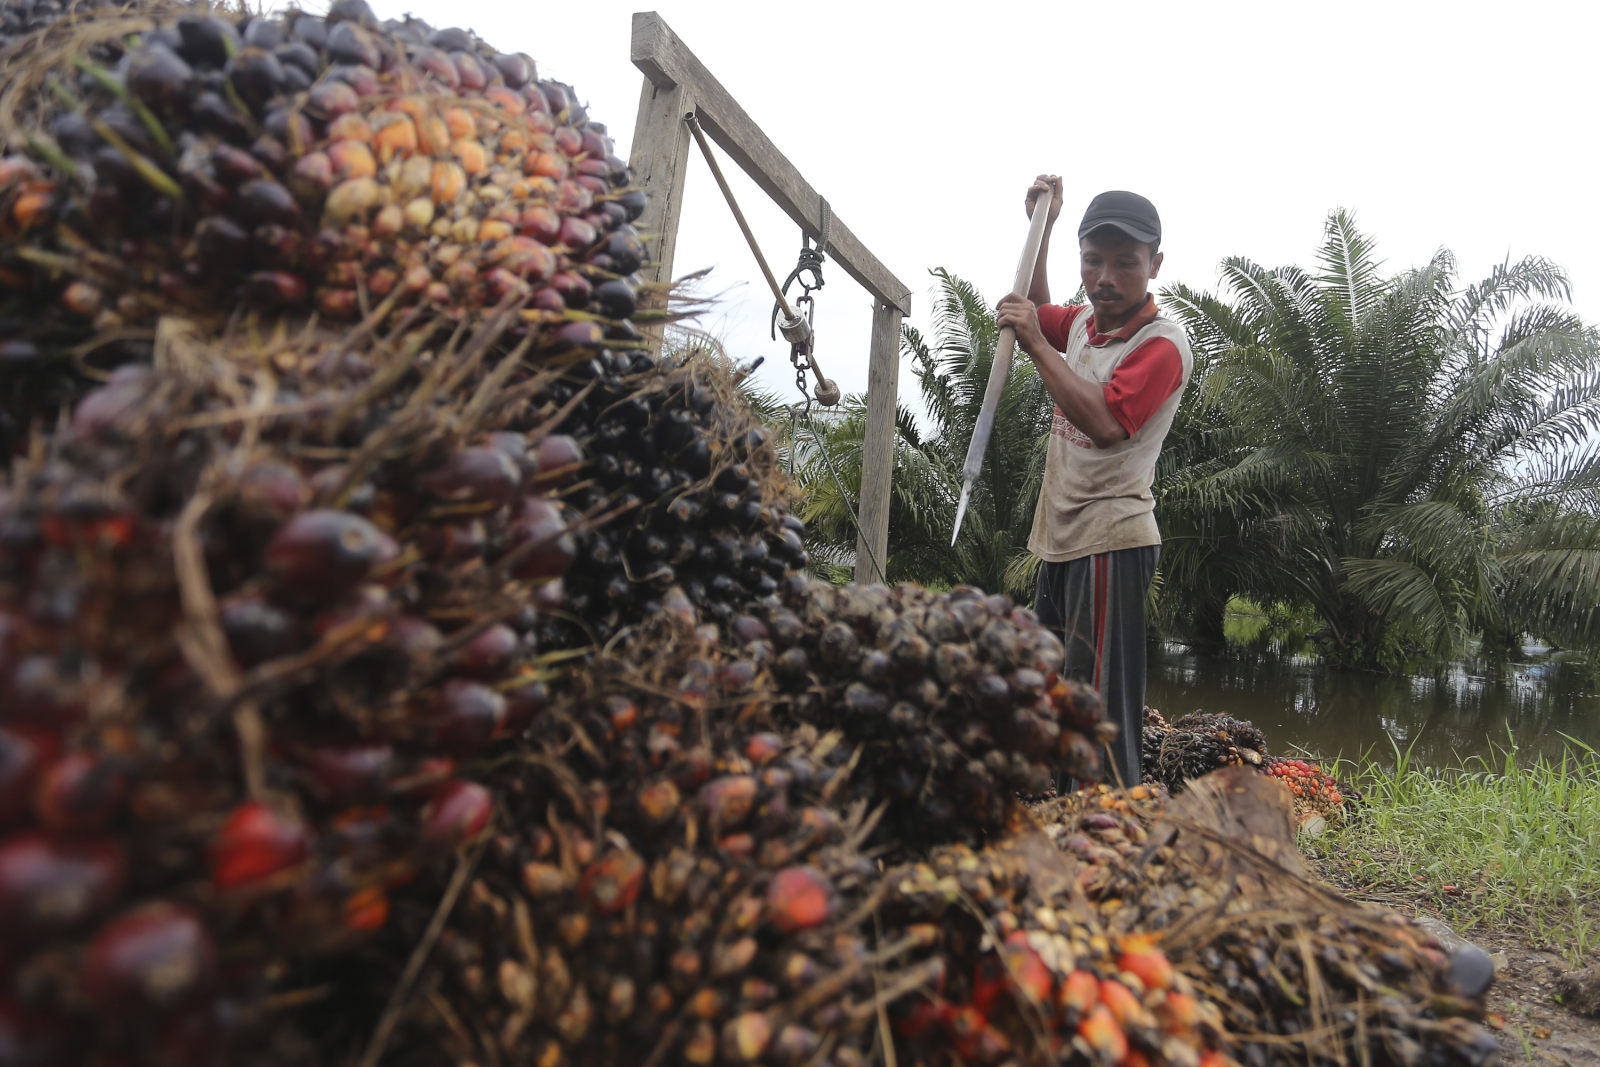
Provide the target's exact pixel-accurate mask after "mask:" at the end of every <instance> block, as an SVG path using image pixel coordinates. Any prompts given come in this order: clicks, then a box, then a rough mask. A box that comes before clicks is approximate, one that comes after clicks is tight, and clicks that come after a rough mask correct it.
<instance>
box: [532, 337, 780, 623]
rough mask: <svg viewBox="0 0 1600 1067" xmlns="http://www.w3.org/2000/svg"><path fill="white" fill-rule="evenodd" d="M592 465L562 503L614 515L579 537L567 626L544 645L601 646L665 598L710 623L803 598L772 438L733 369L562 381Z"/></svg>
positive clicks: (677, 369) (703, 363) (689, 364)
mask: <svg viewBox="0 0 1600 1067" xmlns="http://www.w3.org/2000/svg"><path fill="white" fill-rule="evenodd" d="M551 395H552V397H553V398H554V399H555V400H556V401H558V402H562V403H564V404H565V405H567V406H569V407H570V409H571V414H570V415H569V416H568V422H570V423H572V424H574V425H576V426H581V427H584V430H583V432H582V433H580V434H579V435H578V436H579V440H580V443H581V444H583V446H584V447H585V448H586V449H587V450H588V451H589V452H590V453H591V454H592V455H593V456H594V461H593V462H592V463H591V464H590V465H589V466H588V467H587V468H586V469H585V471H584V475H585V477H584V479H583V481H582V483H581V484H580V485H578V486H576V487H575V489H574V492H573V493H572V495H571V496H570V498H569V501H568V502H569V504H570V505H571V506H573V507H574V508H577V509H578V510H580V511H583V512H586V513H594V514H604V515H607V516H610V517H611V518H610V519H609V521H607V522H605V523H594V524H590V526H589V527H588V528H587V529H585V530H582V531H579V532H578V533H577V535H576V536H577V552H578V563H577V565H576V566H575V567H574V568H573V571H572V574H571V576H570V577H569V579H568V582H567V593H568V596H569V598H570V612H569V617H570V621H568V622H567V623H565V624H563V623H561V622H560V621H559V620H552V623H553V625H555V626H556V627H557V629H558V630H561V631H563V632H560V633H555V634H552V635H551V640H553V641H557V642H560V643H565V644H571V643H573V642H575V641H580V640H581V641H593V642H603V641H604V640H606V639H608V638H609V637H610V636H611V635H613V634H614V633H616V632H617V631H618V630H619V629H622V628H624V627H626V626H628V625H631V624H634V623H636V622H638V621H640V620H643V619H648V618H651V617H653V616H654V615H655V614H657V613H658V612H659V611H660V610H661V605H662V598H663V597H664V596H665V595H666V594H667V593H668V592H669V591H673V590H675V591H677V592H679V593H681V594H682V595H683V596H685V597H687V598H688V600H689V602H690V604H691V606H692V607H693V608H694V609H695V610H696V611H697V612H699V613H700V614H702V615H703V616H704V617H705V618H707V619H709V620H720V621H726V620H729V619H731V618H733V617H734V616H735V615H738V614H742V613H744V612H745V611H747V610H750V609H751V608H753V606H754V605H755V604H756V602H757V601H765V602H768V603H776V602H777V601H778V600H780V599H782V598H793V597H795V596H799V595H801V594H802V593H803V591H804V590H805V588H806V587H807V585H808V581H807V578H806V575H805V568H806V565H807V563H808V562H809V560H808V557H807V555H806V552H805V549H804V547H803V544H802V541H801V531H802V530H803V529H804V525H803V524H802V523H801V521H800V520H799V519H798V518H796V517H795V516H793V515H792V514H790V513H789V512H788V510H787V501H788V495H789V490H788V488H787V487H786V484H785V482H784V479H783V476H782V472H781V469H780V467H779V465H778V462H777V455H776V452H775V450H774V448H773V445H772V442H771V439H770V435H769V434H768V433H767V431H766V430H764V429H762V428H761V427H760V426H758V425H756V424H755V422H754V421H753V419H752V418H751V416H750V414H749V407H748V404H747V402H745V401H744V399H743V398H742V396H741V395H740V394H739V392H738V389H737V384H736V377H735V375H734V373H732V372H731V371H729V370H728V369H727V368H725V367H721V366H718V365H717V364H715V363H712V362H710V361H708V360H694V361H686V362H684V363H683V364H682V365H672V366H666V367H659V368H658V367H657V366H655V363H654V361H653V360H651V359H650V358H649V357H647V356H645V355H643V354H640V353H636V354H635V355H634V356H633V357H632V363H631V365H630V367H629V368H628V369H626V370H625V371H623V372H620V373H602V374H598V375H596V376H595V377H594V378H593V379H592V380H590V381H588V382H577V381H571V382H564V383H557V384H556V385H555V386H554V387H553V389H552V392H551Z"/></svg>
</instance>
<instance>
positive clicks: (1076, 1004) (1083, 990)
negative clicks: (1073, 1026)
mask: <svg viewBox="0 0 1600 1067" xmlns="http://www.w3.org/2000/svg"><path fill="white" fill-rule="evenodd" d="M1056 999H1057V1001H1058V1002H1059V1003H1060V1005H1061V1006H1062V1007H1063V1008H1066V1009H1068V1010H1070V1011H1072V1012H1074V1013H1075V1014H1076V1015H1077V1016H1078V1017H1081V1016H1082V1015H1083V1013H1085V1012H1087V1011H1088V1010H1089V1009H1090V1008H1091V1007H1093V1006H1094V1005H1095V1004H1098V1003H1099V1002H1100V979H1098V978H1096V977H1095V976H1094V975H1093V974H1092V973H1091V972H1089V971H1082V970H1078V971H1073V972H1072V973H1071V974H1069V975H1067V977H1066V980H1065V981H1063V982H1062V983H1061V991H1060V994H1059V996H1058V997H1057V998H1056Z"/></svg>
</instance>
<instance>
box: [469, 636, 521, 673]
mask: <svg viewBox="0 0 1600 1067" xmlns="http://www.w3.org/2000/svg"><path fill="white" fill-rule="evenodd" d="M520 644H521V638H519V637H518V636H517V631H515V630H513V629H512V628H511V627H509V626H507V625H506V624H505V623H495V624H494V625H493V626H491V627H489V628H488V629H486V630H484V631H483V632H482V633H480V634H478V635H477V636H476V637H474V638H473V639H472V640H470V641H468V642H467V643H466V644H464V645H462V646H461V647H460V648H458V649H456V651H455V654H454V656H453V657H452V662H453V663H454V665H455V667H456V669H457V670H459V671H461V672H462V673H463V674H470V675H471V676H472V677H474V678H496V677H499V676H500V675H502V674H504V673H505V672H506V669H507V668H508V667H510V666H511V661H512V660H513V659H514V658H515V657H516V654H517V649H518V647H519V646H520Z"/></svg>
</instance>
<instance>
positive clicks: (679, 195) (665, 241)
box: [628, 19, 694, 349]
mask: <svg viewBox="0 0 1600 1067" xmlns="http://www.w3.org/2000/svg"><path fill="white" fill-rule="evenodd" d="M641 29H642V27H641V26H640V24H639V21H638V19H635V20H634V26H633V37H634V39H633V52H634V54H635V56H637V55H638V54H639V50H640V49H641V47H648V42H645V43H641V41H640V33H641ZM645 32H646V33H648V29H645ZM693 107H694V100H693V98H692V97H691V96H690V90H689V89H688V88H687V87H686V86H683V85H679V84H677V83H676V82H674V81H673V80H672V79H671V78H669V77H667V76H666V75H665V74H663V73H661V72H660V71H659V70H657V71H656V72H655V77H651V76H650V72H649V71H646V75H645V79H644V87H643V88H642V89H641V90H640V92H639V117H638V120H637V121H636V122H635V123H634V127H633V148H632V150H631V151H630V152H629V153H628V167H629V169H630V170H631V171H632V172H633V180H634V182H635V183H636V184H637V185H638V186H639V187H640V188H641V189H643V190H644V193H645V197H646V199H645V207H644V214H642V215H640V216H639V220H638V222H637V223H636V224H635V225H636V226H637V227H638V230H639V233H640V235H641V236H642V238H643V239H644V243H645V249H646V250H647V251H648V253H649V255H650V261H649V263H647V264H646V265H645V267H644V271H643V273H644V275H645V277H646V278H647V279H648V280H649V281H652V282H656V283H658V284H660V285H663V286H665V285H669V284H671V282H672V259H673V256H674V255H675V253H676V252H677V246H678V216H679V214H680V213H681V212H682V210H683V178H684V173H685V168H686V167H687V166H688V164H689V128H688V126H686V125H684V122H683V116H684V115H685V114H686V113H687V112H689V111H690V110H692V109H693ZM666 304H667V297H666V292H665V290H664V289H663V290H658V291H657V292H654V293H649V294H648V295H646V297H645V299H644V301H643V305H644V307H646V308H650V309H653V310H657V311H660V310H662V309H664V308H665V307H666ZM645 336H646V337H648V338H649V339H650V342H651V344H652V345H654V346H655V347H656V348H657V349H659V348H660V346H661V331H660V329H659V328H651V327H647V328H646V330H645Z"/></svg>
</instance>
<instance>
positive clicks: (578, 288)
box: [550, 270, 594, 308]
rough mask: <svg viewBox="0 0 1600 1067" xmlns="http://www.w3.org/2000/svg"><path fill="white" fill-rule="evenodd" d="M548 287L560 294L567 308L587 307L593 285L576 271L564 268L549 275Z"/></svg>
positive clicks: (592, 292) (592, 293)
mask: <svg viewBox="0 0 1600 1067" xmlns="http://www.w3.org/2000/svg"><path fill="white" fill-rule="evenodd" d="M550 288H552V289H554V290H555V291H556V292H558V293H560V294H561V299H562V300H565V301H566V302H567V307H569V308H582V307H587V306H588V305H589V299H590V298H591V297H592V296H594V286H593V285H591V284H590V283H589V279H587V278H585V277H584V276H583V275H581V274H579V273H577V272H576V271H570V270H564V271H560V272H558V273H556V274H553V275H551V276H550Z"/></svg>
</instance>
